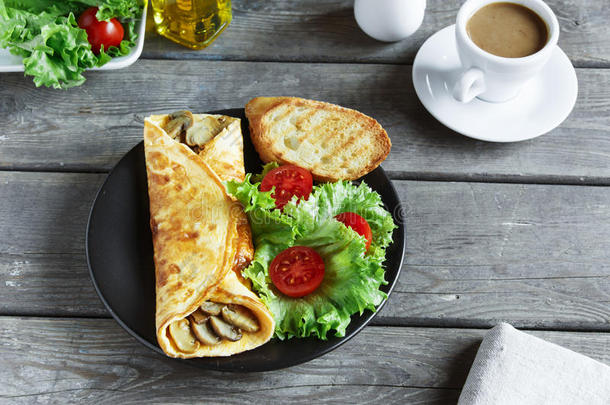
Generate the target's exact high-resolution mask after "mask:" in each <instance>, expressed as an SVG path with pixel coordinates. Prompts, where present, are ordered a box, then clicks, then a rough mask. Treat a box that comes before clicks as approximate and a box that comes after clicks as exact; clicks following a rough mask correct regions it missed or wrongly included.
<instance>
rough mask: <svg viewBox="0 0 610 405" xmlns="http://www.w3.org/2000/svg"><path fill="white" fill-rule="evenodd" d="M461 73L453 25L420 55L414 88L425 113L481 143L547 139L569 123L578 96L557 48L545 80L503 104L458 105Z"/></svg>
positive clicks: (569, 69) (543, 75) (568, 65)
mask: <svg viewBox="0 0 610 405" xmlns="http://www.w3.org/2000/svg"><path fill="white" fill-rule="evenodd" d="M460 73H461V65H460V59H459V57H458V54H457V50H456V44H455V25H452V26H449V27H446V28H443V29H442V30H440V31H439V32H437V33H436V34H434V35H432V36H431V37H430V38H428V39H427V40H426V42H424V44H423V45H422V47H421V48H420V49H419V51H418V52H417V56H416V57H415V62H414V64H413V85H414V86H415V91H416V93H417V96H418V97H419V99H420V100H421V102H422V104H423V105H424V107H426V109H427V110H428V111H429V112H430V114H432V115H433V116H434V117H435V118H436V119H437V120H439V121H440V122H442V123H443V124H444V125H445V126H447V127H449V128H451V129H453V130H454V131H456V132H459V133H460V134H462V135H466V136H469V137H471V138H475V139H480V140H483V141H491V142H515V141H523V140H526V139H532V138H535V137H537V136H540V135H542V134H545V133H547V132H549V131H550V130H552V129H553V128H555V127H557V126H558V125H559V124H561V123H562V122H563V120H565V119H566V118H567V116H568V115H569V114H570V112H571V111H572V108H573V107H574V104H575V103H576V96H577V94H578V80H577V79H576V72H575V71H574V67H573V66H572V64H571V63H570V60H569V59H568V57H567V56H566V54H565V53H563V51H562V50H561V49H559V47H557V48H556V49H555V52H554V53H553V56H551V59H550V60H549V62H548V63H547V64H546V66H545V67H544V69H543V70H542V72H541V74H540V75H539V76H538V77H537V78H535V79H533V80H531V81H530V82H529V83H527V84H526V85H525V87H524V88H523V89H522V90H521V93H520V94H519V95H518V96H517V97H515V98H514V99H512V100H510V101H507V102H505V103H488V102H485V101H481V100H479V99H474V100H473V101H471V102H470V103H466V104H463V103H460V102H458V101H456V100H455V99H454V98H453V96H452V95H451V92H452V90H453V84H454V83H455V82H456V81H457V78H458V77H459V74H460Z"/></svg>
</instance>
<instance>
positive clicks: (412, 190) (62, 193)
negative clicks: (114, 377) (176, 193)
mask: <svg viewBox="0 0 610 405" xmlns="http://www.w3.org/2000/svg"><path fill="white" fill-rule="evenodd" d="M102 180H103V175H101V174H66V173H20V172H0V217H2V218H4V221H3V222H2V223H1V224H0V302H2V307H1V309H0V311H1V312H0V313H1V314H5V315H6V314H11V315H16V314H26V315H50V316H58V315H59V316H65V315H68V316H102V317H104V316H108V314H107V312H106V311H105V309H104V308H103V306H102V305H101V303H100V302H99V300H98V298H97V295H96V294H95V292H94V290H93V287H92V286H91V282H90V281H89V276H88V271H87V268H86V262H85V257H84V233H85V224H86V218H87V215H88V209H89V203H90V201H91V200H92V199H93V195H94V193H95V190H96V188H97V186H98V185H99V184H100V183H101V182H102ZM394 184H395V186H396V188H397V190H398V192H399V194H400V197H401V200H402V201H403V203H404V205H405V208H406V213H407V215H406V221H407V222H406V225H407V256H406V258H405V265H404V267H403V269H402V274H401V277H400V279H399V282H398V285H397V287H396V290H395V291H394V293H393V294H392V296H391V298H390V300H389V302H388V303H387V305H386V306H385V308H384V309H383V310H382V311H381V313H380V314H379V316H378V317H377V318H376V319H375V323H376V324H380V325H388V324H390V325H428V326H471V327H488V326H491V325H494V324H495V323H497V322H498V321H500V320H506V321H510V322H511V323H513V324H514V325H516V326H519V327H527V328H550V329H580V330H603V331H610V265H609V264H608V263H610V260H609V255H610V250H609V249H608V240H610V221H609V219H610V203H609V201H610V188H608V187H589V186H547V185H515V184H492V183H447V182H417V181H395V182H394ZM9 197H10V198H9Z"/></svg>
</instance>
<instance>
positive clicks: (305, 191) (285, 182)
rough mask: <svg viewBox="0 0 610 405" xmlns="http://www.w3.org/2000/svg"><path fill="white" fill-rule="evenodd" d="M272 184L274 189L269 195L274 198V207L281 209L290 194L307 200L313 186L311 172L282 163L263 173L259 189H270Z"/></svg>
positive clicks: (289, 197) (290, 196)
mask: <svg viewBox="0 0 610 405" xmlns="http://www.w3.org/2000/svg"><path fill="white" fill-rule="evenodd" d="M274 186H275V191H274V192H273V194H271V197H273V198H274V199H275V207H276V208H279V209H282V208H284V205H286V204H287V203H288V201H290V199H291V198H292V196H295V195H296V196H297V197H299V198H302V199H304V200H307V199H308V198H309V194H311V190H312V188H313V179H312V177H311V173H309V172H308V171H307V170H305V169H303V168H301V167H299V166H295V165H284V166H280V167H276V168H275V169H273V170H271V171H269V173H267V174H266V175H265V178H264V179H263V181H262V182H261V191H271V189H272V188H273V187H274Z"/></svg>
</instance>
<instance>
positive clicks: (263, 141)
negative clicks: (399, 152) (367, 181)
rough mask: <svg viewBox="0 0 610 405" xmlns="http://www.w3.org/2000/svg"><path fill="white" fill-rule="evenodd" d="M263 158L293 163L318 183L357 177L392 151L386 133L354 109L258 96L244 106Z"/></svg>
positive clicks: (259, 152)
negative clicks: (308, 173) (305, 170)
mask: <svg viewBox="0 0 610 405" xmlns="http://www.w3.org/2000/svg"><path fill="white" fill-rule="evenodd" d="M246 117H248V121H249V123H250V137H251V138H252V143H253V144H254V147H255V148H256V151H257V152H258V154H259V155H260V157H261V159H262V160H263V161H264V162H265V163H267V162H272V161H273V162H278V163H280V164H294V165H297V166H300V167H303V168H305V169H307V170H309V171H310V172H311V174H312V175H313V177H314V179H316V180H318V181H337V180H355V179H358V178H360V177H362V176H364V175H365V174H367V173H369V172H371V171H372V170H373V169H375V168H376V167H377V166H379V164H381V162H383V161H384V160H385V158H386V157H387V156H388V153H390V148H391V147H392V144H391V142H390V138H388V134H387V133H386V131H385V130H384V129H383V128H382V127H381V125H380V124H379V123H378V122H377V121H376V120H374V119H373V118H371V117H369V116H366V115H364V114H362V113H360V112H358V111H355V110H350V109H349V108H344V107H340V106H338V105H335V104H330V103H324V102H321V101H314V100H306V99H303V98H296V97H256V98H254V99H252V100H250V101H249V102H248V104H246Z"/></svg>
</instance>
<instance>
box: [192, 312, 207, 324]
mask: <svg viewBox="0 0 610 405" xmlns="http://www.w3.org/2000/svg"><path fill="white" fill-rule="evenodd" d="M209 317H210V316H209V315H206V314H204V313H203V312H202V311H201V309H198V310H197V311H195V312H193V313H192V314H191V321H192V322H194V323H205V322H206V321H207V320H208V318H209Z"/></svg>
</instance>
